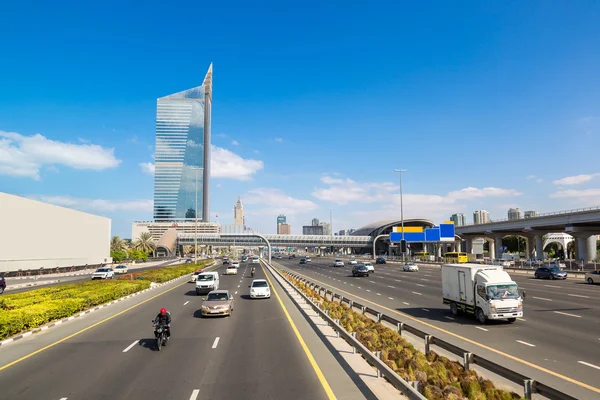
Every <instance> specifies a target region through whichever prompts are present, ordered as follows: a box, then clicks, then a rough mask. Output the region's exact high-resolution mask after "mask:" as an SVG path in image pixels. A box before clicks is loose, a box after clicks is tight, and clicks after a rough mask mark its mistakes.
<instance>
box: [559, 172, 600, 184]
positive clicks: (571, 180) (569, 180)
mask: <svg viewBox="0 0 600 400" xmlns="http://www.w3.org/2000/svg"><path fill="white" fill-rule="evenodd" d="M597 176H600V173H596V174H582V175H575V176H567V177H564V178H561V179H557V180H555V181H554V182H553V183H554V184H555V185H579V184H580V183H584V182H588V181H591V180H592V179H594V178H595V177H597Z"/></svg>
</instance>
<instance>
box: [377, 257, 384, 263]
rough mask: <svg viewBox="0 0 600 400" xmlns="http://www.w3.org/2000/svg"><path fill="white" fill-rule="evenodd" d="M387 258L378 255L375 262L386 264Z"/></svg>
mask: <svg viewBox="0 0 600 400" xmlns="http://www.w3.org/2000/svg"><path fill="white" fill-rule="evenodd" d="M385 263H386V262H385V258H383V257H377V259H376V260H375V264H385Z"/></svg>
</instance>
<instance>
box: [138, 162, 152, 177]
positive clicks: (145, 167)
mask: <svg viewBox="0 0 600 400" xmlns="http://www.w3.org/2000/svg"><path fill="white" fill-rule="evenodd" d="M140 168H141V169H142V172H143V173H145V174H148V175H154V164H152V163H151V162H145V163H140Z"/></svg>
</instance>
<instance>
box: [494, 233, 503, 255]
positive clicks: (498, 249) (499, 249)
mask: <svg viewBox="0 0 600 400" xmlns="http://www.w3.org/2000/svg"><path fill="white" fill-rule="evenodd" d="M494 244H495V246H494V247H496V249H495V250H496V252H495V255H494V257H495V258H496V260H499V259H501V258H502V236H501V235H495V236H494Z"/></svg>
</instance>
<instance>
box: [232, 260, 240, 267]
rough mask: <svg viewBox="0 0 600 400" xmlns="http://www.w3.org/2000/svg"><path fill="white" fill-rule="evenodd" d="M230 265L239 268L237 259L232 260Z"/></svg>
mask: <svg viewBox="0 0 600 400" xmlns="http://www.w3.org/2000/svg"><path fill="white" fill-rule="evenodd" d="M231 266H232V267H233V268H239V267H240V263H239V262H237V261H234V262H233V263H232V264H231Z"/></svg>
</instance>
